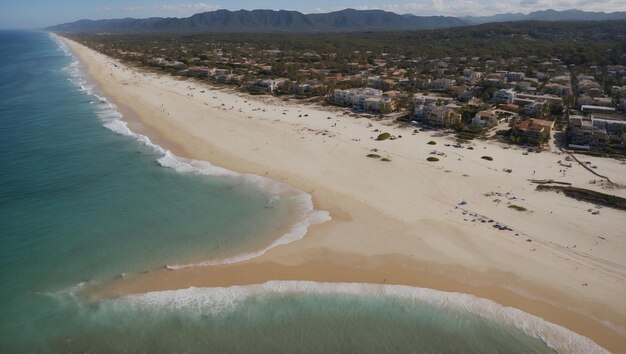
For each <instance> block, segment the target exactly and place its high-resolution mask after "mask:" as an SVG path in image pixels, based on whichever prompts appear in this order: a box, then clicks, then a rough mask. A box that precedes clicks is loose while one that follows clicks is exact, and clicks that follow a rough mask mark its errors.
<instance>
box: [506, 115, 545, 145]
mask: <svg viewBox="0 0 626 354" xmlns="http://www.w3.org/2000/svg"><path fill="white" fill-rule="evenodd" d="M553 127H554V122H552V121H547V120H541V119H522V120H521V121H519V122H517V123H516V124H515V125H514V126H513V129H512V133H511V138H512V139H513V140H514V141H515V142H518V143H529V144H533V145H541V144H543V143H544V142H546V141H547V140H548V139H549V138H550V132H551V131H552V128H553Z"/></svg>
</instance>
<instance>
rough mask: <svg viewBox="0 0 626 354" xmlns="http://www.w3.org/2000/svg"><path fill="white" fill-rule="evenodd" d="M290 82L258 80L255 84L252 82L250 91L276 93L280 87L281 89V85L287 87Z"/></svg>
mask: <svg viewBox="0 0 626 354" xmlns="http://www.w3.org/2000/svg"><path fill="white" fill-rule="evenodd" d="M288 82H289V80H287V79H275V80H270V79H266V80H262V79H258V80H254V81H253V82H251V83H250V85H249V88H250V91H253V92H270V93H274V92H275V91H276V89H277V88H278V87H280V86H281V85H285V84H286V83H288Z"/></svg>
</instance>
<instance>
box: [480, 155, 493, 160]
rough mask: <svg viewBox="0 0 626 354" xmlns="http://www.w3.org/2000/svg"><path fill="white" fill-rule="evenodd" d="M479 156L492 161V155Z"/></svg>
mask: <svg viewBox="0 0 626 354" xmlns="http://www.w3.org/2000/svg"><path fill="white" fill-rule="evenodd" d="M480 158H481V159H483V160H487V161H493V157H491V156H481V157H480Z"/></svg>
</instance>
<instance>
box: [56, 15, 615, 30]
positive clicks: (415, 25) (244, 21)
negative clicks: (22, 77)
mask: <svg viewBox="0 0 626 354" xmlns="http://www.w3.org/2000/svg"><path fill="white" fill-rule="evenodd" d="M621 19H626V12H613V13H604V12H584V11H580V10H565V11H555V10H545V11H537V12H532V13H529V14H527V15H524V14H521V13H517V14H500V15H494V16H484V17H462V18H457V17H450V16H415V15H408V14H407V15H398V14H395V13H393V12H387V11H382V10H354V9H345V10H341V11H335V12H329V13H320V14H303V13H300V12H297V11H285V10H280V11H274V10H252V11H248V10H238V11H229V10H216V11H210V12H203V13H198V14H195V15H193V16H191V17H186V18H169V17H168V18H162V17H152V18H146V19H134V18H124V19H111V20H79V21H76V22H70V23H65V24H60V25H56V26H51V27H48V28H47V30H49V31H53V32H91V33H93V32H98V33H99V32H106V33H199V32H207V33H227V32H228V33H237V32H354V31H391V30H419V29H435V28H450V27H458V26H467V25H473V24H482V23H488V22H508V21H524V20H535V21H580V20H585V21H602V20H621Z"/></svg>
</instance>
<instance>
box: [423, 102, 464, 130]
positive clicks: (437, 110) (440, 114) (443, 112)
mask: <svg viewBox="0 0 626 354" xmlns="http://www.w3.org/2000/svg"><path fill="white" fill-rule="evenodd" d="M457 107H458V106H456V105H452V106H450V105H445V106H435V107H433V108H432V110H431V111H430V112H429V113H428V115H425V116H424V118H423V119H424V122H425V123H426V124H428V125H432V126H435V127H446V128H447V127H451V126H453V125H456V124H460V123H461V114H459V113H458V111H457Z"/></svg>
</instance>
